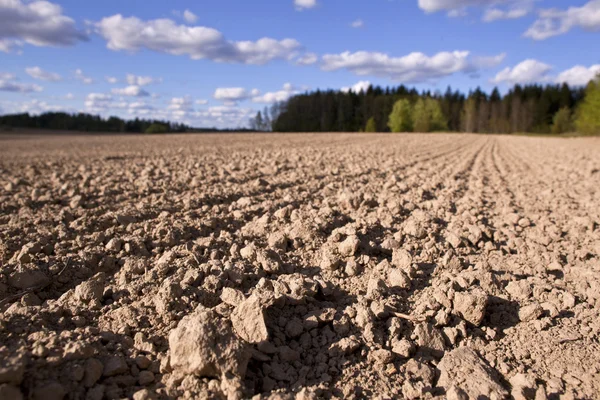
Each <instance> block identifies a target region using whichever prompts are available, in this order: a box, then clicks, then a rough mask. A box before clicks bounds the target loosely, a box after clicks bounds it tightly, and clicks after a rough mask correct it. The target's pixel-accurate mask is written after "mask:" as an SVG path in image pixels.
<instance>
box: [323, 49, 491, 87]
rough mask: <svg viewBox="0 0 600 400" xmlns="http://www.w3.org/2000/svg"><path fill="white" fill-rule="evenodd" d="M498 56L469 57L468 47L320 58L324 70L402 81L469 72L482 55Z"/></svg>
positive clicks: (478, 64) (430, 79)
mask: <svg viewBox="0 0 600 400" xmlns="http://www.w3.org/2000/svg"><path fill="white" fill-rule="evenodd" d="M498 58H501V56H495V57H486V58H473V59H470V58H469V52H468V51H453V52H441V53H437V54H435V55H433V56H427V55H425V54H423V53H410V54H408V55H406V56H403V57H390V56H389V55H388V54H385V53H375V52H368V51H359V52H356V53H350V52H348V51H347V52H344V53H341V54H326V55H324V56H323V58H322V61H323V62H322V64H321V69H323V70H324V71H337V70H341V69H345V70H348V71H350V72H353V73H354V74H356V75H359V76H365V75H371V76H379V77H383V78H389V79H393V80H395V81H399V82H405V83H418V82H429V81H433V80H436V79H438V78H442V77H445V76H449V75H452V74H454V73H456V72H469V73H473V72H475V71H476V70H477V69H478V68H483V67H485V66H482V65H481V60H482V59H487V60H488V61H489V60H493V59H498Z"/></svg>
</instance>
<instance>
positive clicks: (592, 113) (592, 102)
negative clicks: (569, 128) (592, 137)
mask: <svg viewBox="0 0 600 400" xmlns="http://www.w3.org/2000/svg"><path fill="white" fill-rule="evenodd" d="M575 127H576V128H577V130H578V131H579V132H581V133H585V134H594V133H600V76H599V77H598V78H597V79H596V80H594V81H592V82H590V83H588V85H587V87H586V88H585V97H584V98H583V101H582V102H581V104H580V105H579V108H578V110H577V117H576V120H575Z"/></svg>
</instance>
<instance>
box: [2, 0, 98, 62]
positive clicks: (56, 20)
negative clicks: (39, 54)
mask: <svg viewBox="0 0 600 400" xmlns="http://www.w3.org/2000/svg"><path fill="white" fill-rule="evenodd" d="M81 40H87V36H86V35H85V34H84V33H82V32H80V31H79V30H78V29H77V28H76V27H75V21H73V19H71V18H69V17H67V16H65V15H63V14H62V8H61V7H60V6H59V5H57V4H54V3H51V2H49V1H22V0H0V51H5V52H6V51H10V50H11V49H12V48H14V47H16V46H21V45H22V44H23V43H28V44H31V45H34V46H69V45H73V44H75V43H76V42H78V41H81Z"/></svg>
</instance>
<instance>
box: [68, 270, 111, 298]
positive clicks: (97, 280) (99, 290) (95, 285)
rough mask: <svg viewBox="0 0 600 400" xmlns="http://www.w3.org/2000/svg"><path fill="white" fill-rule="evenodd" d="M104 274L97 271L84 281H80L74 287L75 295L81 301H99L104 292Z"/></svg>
mask: <svg viewBox="0 0 600 400" xmlns="http://www.w3.org/2000/svg"><path fill="white" fill-rule="evenodd" d="M105 278H106V274H105V273H104V272H99V273H97V274H96V275H94V276H93V277H91V278H90V279H88V280H87V281H85V282H82V283H80V284H79V285H77V287H76V288H75V297H76V298H77V299H78V300H79V301H81V302H83V303H90V302H100V301H101V300H102V294H103V293H104V279H105Z"/></svg>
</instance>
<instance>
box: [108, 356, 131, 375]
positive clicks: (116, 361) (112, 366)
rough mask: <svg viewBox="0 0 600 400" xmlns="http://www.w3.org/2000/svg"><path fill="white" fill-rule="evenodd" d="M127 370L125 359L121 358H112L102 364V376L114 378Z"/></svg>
mask: <svg viewBox="0 0 600 400" xmlns="http://www.w3.org/2000/svg"><path fill="white" fill-rule="evenodd" d="M128 370H129V368H128V367H127V363H126V362H125V359H124V358H123V357H121V356H112V357H110V358H109V359H108V360H107V361H106V362H105V363H104V370H103V372H102V375H103V376H115V375H120V374H124V373H125V372H127V371H128Z"/></svg>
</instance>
